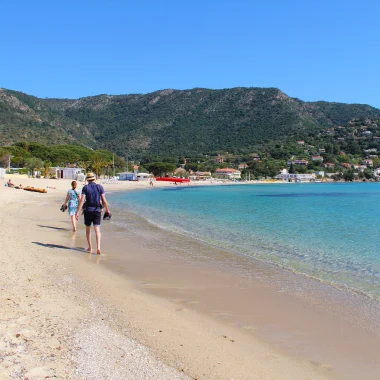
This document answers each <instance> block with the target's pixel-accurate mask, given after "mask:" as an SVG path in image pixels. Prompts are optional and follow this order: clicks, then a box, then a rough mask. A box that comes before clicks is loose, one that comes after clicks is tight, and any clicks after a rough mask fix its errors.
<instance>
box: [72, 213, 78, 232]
mask: <svg viewBox="0 0 380 380" xmlns="http://www.w3.org/2000/svg"><path fill="white" fill-rule="evenodd" d="M71 224H72V225H73V231H74V232H75V231H76V230H77V221H76V219H75V215H71Z"/></svg>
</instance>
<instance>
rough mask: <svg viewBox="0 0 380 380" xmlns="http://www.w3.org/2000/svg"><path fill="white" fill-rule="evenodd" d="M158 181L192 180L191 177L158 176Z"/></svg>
mask: <svg viewBox="0 0 380 380" xmlns="http://www.w3.org/2000/svg"><path fill="white" fill-rule="evenodd" d="M156 181H166V182H177V183H182V182H190V178H176V177H156Z"/></svg>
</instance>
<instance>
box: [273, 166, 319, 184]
mask: <svg viewBox="0 0 380 380" xmlns="http://www.w3.org/2000/svg"><path fill="white" fill-rule="evenodd" d="M275 178H276V179H282V180H283V181H286V182H314V181H315V173H306V174H295V173H289V172H288V171H287V170H286V169H282V170H281V173H280V174H278V175H276V177H275Z"/></svg>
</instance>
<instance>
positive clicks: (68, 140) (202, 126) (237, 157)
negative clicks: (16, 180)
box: [0, 88, 380, 180]
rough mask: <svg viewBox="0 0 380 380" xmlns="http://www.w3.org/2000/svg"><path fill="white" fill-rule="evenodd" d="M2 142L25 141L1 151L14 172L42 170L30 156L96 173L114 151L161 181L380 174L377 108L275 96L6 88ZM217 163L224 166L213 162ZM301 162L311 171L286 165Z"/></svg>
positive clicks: (0, 101)
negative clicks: (230, 175)
mask: <svg viewBox="0 0 380 380" xmlns="http://www.w3.org/2000/svg"><path fill="white" fill-rule="evenodd" d="M0 136H1V141H0V145H1V146H3V147H5V146H10V145H12V144H15V143H16V142H19V143H17V144H16V145H13V146H12V147H9V148H6V149H5V148H2V149H1V150H0V157H1V156H3V157H4V156H5V155H6V154H7V152H8V154H12V155H13V156H14V157H13V158H12V162H13V164H15V165H17V166H22V165H25V166H28V165H29V166H36V165H37V163H36V162H32V163H30V162H29V163H28V162H27V159H29V160H30V159H32V158H33V157H34V158H35V159H39V160H42V161H43V162H45V163H46V162H47V163H52V164H57V165H62V164H64V163H77V162H81V163H82V164H83V162H84V163H86V162H87V163H89V162H91V165H90V167H92V168H94V169H93V170H96V171H97V172H99V170H100V169H99V167H103V170H104V168H107V167H109V163H110V160H111V155H112V153H111V151H112V152H115V153H117V154H118V155H119V156H122V157H125V158H126V159H129V160H131V159H133V160H138V161H140V164H142V165H143V167H142V168H140V170H142V169H143V170H150V171H152V172H157V173H158V172H168V171H171V169H170V168H172V166H170V165H169V164H171V165H174V166H175V167H178V166H179V165H181V164H182V166H184V168H185V169H187V170H188V171H190V170H193V171H214V170H215V169H216V168H218V167H235V168H236V167H238V166H239V164H242V163H245V164H246V165H245V166H247V167H246V168H244V169H243V176H245V174H246V173H248V172H249V173H250V174H251V175H252V178H254V177H273V176H275V175H276V174H278V172H279V170H280V169H282V168H289V170H290V171H292V172H295V173H305V172H313V171H319V170H324V171H325V172H331V173H340V174H337V177H340V178H344V179H347V180H351V179H352V178H355V176H356V175H357V173H358V168H357V167H356V166H358V165H362V166H363V165H366V166H367V169H364V168H363V167H362V168H361V169H362V170H361V171H360V170H359V171H360V173H361V174H360V175H361V176H364V177H366V178H371V177H372V176H373V170H372V169H373V168H376V167H379V166H380V160H379V158H378V157H377V155H378V152H379V151H380V142H379V139H380V110H379V109H376V108H373V107H370V106H368V105H360V104H343V103H328V102H303V101H301V100H299V99H295V98H290V97H288V96H287V95H286V94H284V93H282V92H281V91H280V90H278V89H275V88H266V89H264V88H233V89H225V90H208V89H200V88H198V89H197V88H196V89H192V90H187V91H174V90H164V91H157V92H154V93H151V94H145V95H139V94H135V95H118V96H109V95H99V96H93V97H86V98H81V99H77V100H70V99H39V98H36V97H33V96H29V95H26V94H23V93H21V92H16V91H10V90H4V89H0ZM378 138H379V139H378ZM300 140H302V141H303V142H300ZM20 141H24V142H27V143H24V142H21V143H20ZM36 142H38V144H37V143H36ZM42 144H45V145H48V146H45V145H42ZM51 144H59V145H56V146H50V145H51ZM89 148H91V149H89ZM92 149H95V150H96V151H93V150H92ZM218 154H220V155H222V156H223V159H224V162H223V163H216V159H215V158H216V156H217V155H218ZM313 156H314V158H313ZM315 156H321V157H322V159H318V158H316V157H315ZM185 157H186V159H185ZM302 159H303V160H306V161H307V163H306V164H303V165H300V164H297V163H296V162H294V163H293V164H292V165H290V164H289V161H290V160H302ZM365 159H368V160H372V165H371V163H369V164H368V163H365V162H364V161H365ZM117 160H118V161H117V163H116V166H117V167H118V168H120V169H121V170H122V169H124V168H125V163H124V162H123V161H121V160H119V159H118V158H117ZM363 162H364V163H363ZM327 164H328V165H327ZM96 168H98V169H96ZM143 170H142V171H143ZM355 173H356V174H355Z"/></svg>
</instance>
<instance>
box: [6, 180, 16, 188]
mask: <svg viewBox="0 0 380 380" xmlns="http://www.w3.org/2000/svg"><path fill="white" fill-rule="evenodd" d="M7 185H8V187H15V185H14V183H12V181H11V180H8V182H7Z"/></svg>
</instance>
